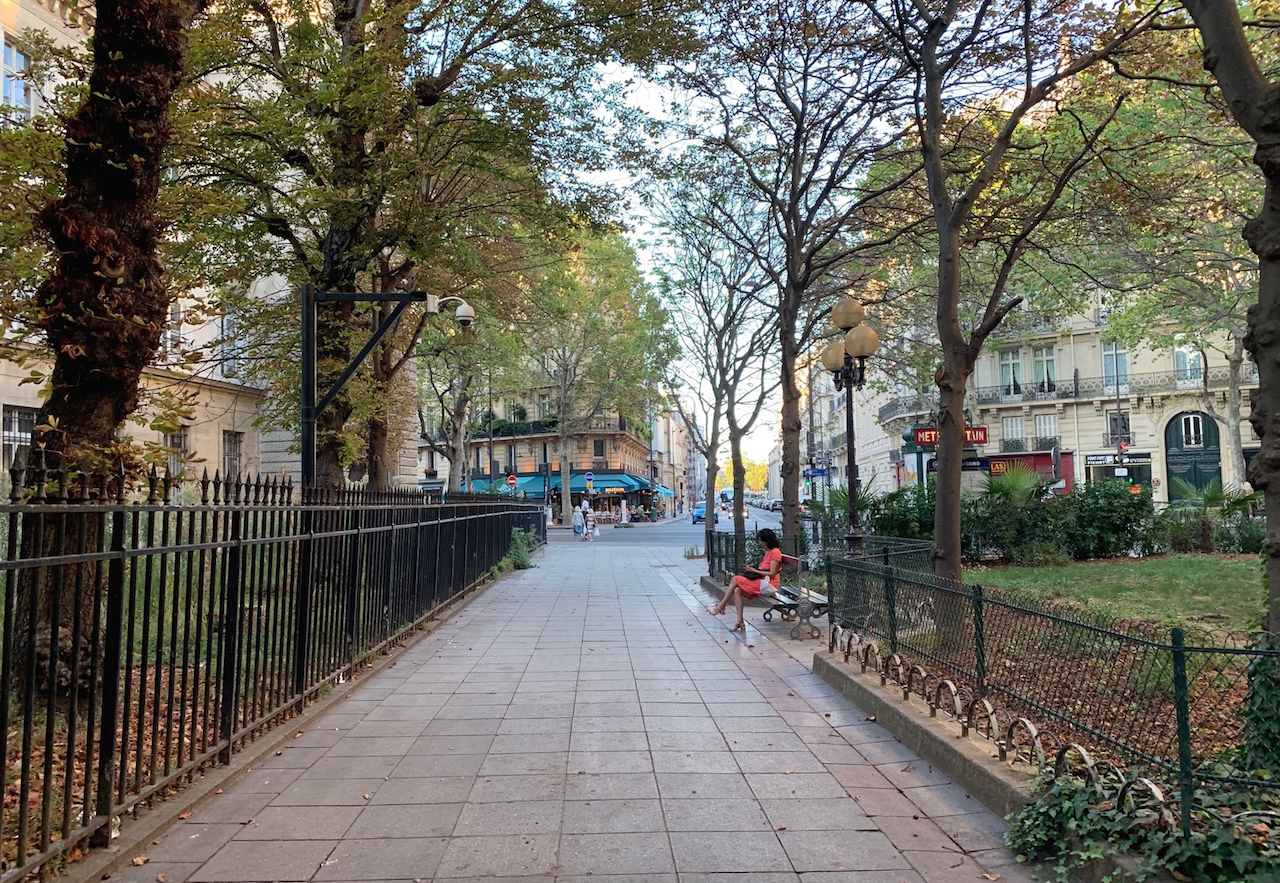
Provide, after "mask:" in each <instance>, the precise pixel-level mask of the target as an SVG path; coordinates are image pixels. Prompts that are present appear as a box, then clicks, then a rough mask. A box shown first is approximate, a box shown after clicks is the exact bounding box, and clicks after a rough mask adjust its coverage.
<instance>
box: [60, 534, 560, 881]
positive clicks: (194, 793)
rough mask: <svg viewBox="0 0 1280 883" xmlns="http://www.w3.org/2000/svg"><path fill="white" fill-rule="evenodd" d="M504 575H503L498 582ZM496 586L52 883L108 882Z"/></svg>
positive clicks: (460, 602)
mask: <svg viewBox="0 0 1280 883" xmlns="http://www.w3.org/2000/svg"><path fill="white" fill-rule="evenodd" d="M545 548H546V547H545V546H542V547H540V548H539V549H537V550H535V552H534V554H538V553H540V552H543V551H545ZM514 572H515V571H512V573H514ZM509 575H510V574H504V575H503V579H505V578H506V577H507V576H509ZM499 582H501V579H499V580H491V581H488V582H485V583H482V584H481V585H478V586H476V587H475V588H473V589H471V590H470V591H467V592H464V593H463V594H462V595H461V596H460V597H458V598H457V599H456V600H454V601H452V602H450V603H449V604H447V605H444V606H443V607H442V609H441V610H439V611H438V614H437V616H436V617H434V618H433V619H431V620H430V621H429V622H427V623H426V624H425V625H424V626H423V628H421V629H420V630H418V631H417V632H415V633H412V634H410V635H408V636H406V638H405V640H404V643H403V644H401V645H400V646H399V647H396V648H394V649H392V650H391V651H389V652H387V653H386V654H384V655H383V656H381V657H380V658H379V659H378V660H377V661H376V662H374V663H373V664H372V665H371V666H370V667H369V668H367V669H365V670H364V671H362V672H361V673H360V674H359V676H357V677H355V678H353V679H352V680H349V681H347V682H346V683H343V684H334V685H333V690H332V692H330V693H329V694H328V695H327V696H324V697H321V698H319V699H316V700H314V701H313V702H312V703H311V704H309V705H307V706H306V707H305V708H304V709H303V710H302V711H301V712H299V713H298V714H297V715H296V716H295V717H291V718H287V719H285V720H282V721H279V722H277V723H275V724H271V725H265V724H264V727H265V726H270V729H271V732H270V733H269V734H268V735H266V736H263V737H262V738H261V739H259V740H257V741H255V742H252V743H250V746H249V747H246V748H245V749H243V750H241V751H239V752H237V753H235V754H233V755H232V758H231V762H230V763H228V764H225V765H218V766H212V767H209V768H206V769H204V770H200V769H195V770H192V772H191V775H192V777H193V781H192V782H191V784H189V785H187V786H186V787H184V788H183V789H182V790H181V791H179V792H178V793H177V794H174V795H173V796H172V797H170V798H168V799H167V800H160V799H157V802H156V803H155V804H154V805H153V806H150V807H140V808H138V810H137V815H136V816H135V817H132V818H131V817H130V816H129V814H125V815H123V816H121V817H120V818H121V821H122V824H121V830H120V836H119V837H118V838H117V839H116V840H115V841H113V842H112V844H111V845H110V846H107V847H103V848H100V849H93V850H90V851H89V853H88V854H87V855H86V856H84V857H83V858H81V859H79V860H78V861H75V862H72V863H70V864H68V865H67V866H66V868H65V869H64V870H63V871H62V872H61V873H59V874H58V875H57V879H58V880H60V881H68V883H89V881H93V880H110V879H111V878H112V877H113V876H114V875H115V874H116V872H118V871H122V870H124V869H125V868H126V867H129V866H130V862H132V860H133V857H134V856H136V855H143V854H145V853H146V852H147V850H148V849H149V848H150V847H151V846H152V845H153V841H155V840H158V839H160V838H161V837H164V836H165V835H166V834H168V833H169V830H170V829H171V828H174V827H176V826H177V825H178V824H179V823H180V822H181V820H180V819H179V818H178V817H179V815H181V814H182V813H183V812H185V811H187V810H190V811H192V812H194V811H195V810H196V809H198V808H200V807H201V806H202V805H204V803H205V802H207V801H208V800H210V799H211V798H213V797H214V796H216V794H217V793H218V792H219V791H221V790H223V789H224V788H225V787H226V786H229V785H231V784H233V783H235V782H236V781H237V780H238V779H239V778H240V777H241V776H244V775H247V774H248V773H251V772H252V771H253V769H254V767H256V766H258V765H259V764H260V763H261V762H262V761H263V760H265V759H266V758H268V757H272V756H274V755H275V753H276V752H277V751H280V750H282V749H283V747H284V746H285V745H287V744H289V742H291V741H293V738H294V736H293V734H294V733H296V732H297V731H298V730H299V729H306V728H307V727H309V726H311V725H312V724H314V723H315V722H316V720H317V719H318V718H320V717H321V716H323V715H324V714H326V713H328V712H329V711H331V710H332V709H333V708H334V706H336V705H337V704H338V703H340V702H341V701H342V700H344V699H346V698H348V697H349V696H351V695H352V694H355V693H358V692H359V690H360V687H362V686H363V685H364V684H366V683H368V682H369V679H370V678H372V677H373V676H374V675H377V674H379V673H380V672H382V671H383V670H384V669H386V668H390V667H391V666H392V665H395V664H396V663H397V662H399V661H400V658H401V657H402V656H404V654H405V653H407V652H408V651H409V650H410V649H412V648H413V647H414V646H416V645H417V643H418V642H419V641H421V640H422V639H423V638H425V637H427V636H428V635H430V634H431V633H432V632H434V631H435V630H436V628H438V627H439V626H440V625H442V624H443V623H445V622H447V621H448V620H450V619H452V618H453V616H454V615H456V614H457V613H458V612H459V611H461V610H464V609H465V608H466V607H467V606H468V605H470V604H471V602H472V601H474V600H475V599H476V598H478V597H480V595H482V594H483V593H485V592H487V591H488V590H489V588H490V587H491V586H494V585H497V584H498V583H499Z"/></svg>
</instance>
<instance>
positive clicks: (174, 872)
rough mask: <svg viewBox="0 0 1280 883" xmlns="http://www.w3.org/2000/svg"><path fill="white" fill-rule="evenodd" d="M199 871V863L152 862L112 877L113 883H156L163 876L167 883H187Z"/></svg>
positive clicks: (125, 870)
mask: <svg viewBox="0 0 1280 883" xmlns="http://www.w3.org/2000/svg"><path fill="white" fill-rule="evenodd" d="M199 869H200V863H199V862H194V863H188V862H167V861H152V862H148V863H147V864H145V865H143V866H142V867H139V868H134V867H129V868H125V869H124V870H122V871H117V872H116V873H114V874H112V875H111V883H155V881H156V880H158V879H159V878H160V877H162V876H163V877H164V879H165V880H166V881H167V883H186V881H188V880H190V879H191V875H192V874H194V873H195V872H196V871H198V870H199Z"/></svg>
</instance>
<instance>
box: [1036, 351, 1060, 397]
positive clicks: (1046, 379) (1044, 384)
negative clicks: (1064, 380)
mask: <svg viewBox="0 0 1280 883" xmlns="http://www.w3.org/2000/svg"><path fill="white" fill-rule="evenodd" d="M1031 352H1032V357H1033V358H1034V360H1035V382H1036V392H1053V391H1054V389H1056V387H1055V385H1054V384H1055V383H1056V382H1057V379H1058V368H1057V362H1056V350H1055V349H1054V348H1053V347H1051V346H1038V347H1035V348H1034V349H1033V350H1032V351H1031Z"/></svg>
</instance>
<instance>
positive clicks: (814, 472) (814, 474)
mask: <svg viewBox="0 0 1280 883" xmlns="http://www.w3.org/2000/svg"><path fill="white" fill-rule="evenodd" d="M826 474H827V470H826V469H806V470H805V471H804V477H805V478H821V477H822V476H824V475H826Z"/></svg>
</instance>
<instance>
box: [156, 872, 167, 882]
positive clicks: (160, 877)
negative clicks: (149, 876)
mask: <svg viewBox="0 0 1280 883" xmlns="http://www.w3.org/2000/svg"><path fill="white" fill-rule="evenodd" d="M156 883H169V881H168V878H166V877H165V875H164V874H156Z"/></svg>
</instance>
